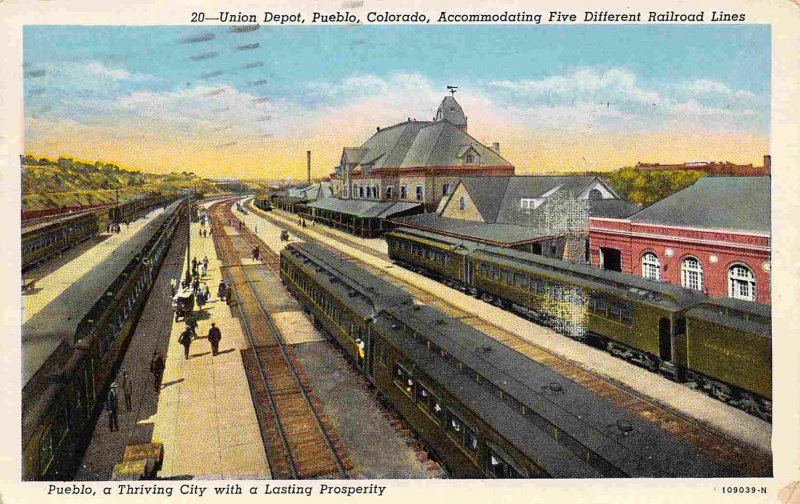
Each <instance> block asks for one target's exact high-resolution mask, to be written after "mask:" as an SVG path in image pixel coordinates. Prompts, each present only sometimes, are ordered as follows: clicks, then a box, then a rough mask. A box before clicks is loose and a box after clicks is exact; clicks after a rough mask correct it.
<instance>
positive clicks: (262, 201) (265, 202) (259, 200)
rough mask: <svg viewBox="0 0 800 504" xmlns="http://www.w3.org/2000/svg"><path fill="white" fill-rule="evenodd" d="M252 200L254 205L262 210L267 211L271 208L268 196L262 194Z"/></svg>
mask: <svg viewBox="0 0 800 504" xmlns="http://www.w3.org/2000/svg"><path fill="white" fill-rule="evenodd" d="M253 202H254V204H255V205H256V207H258V208H260V209H261V210H264V211H265V212H269V211H270V210H272V203H271V202H270V200H269V197H267V196H263V195H259V196H256V197H255V198H254V199H253Z"/></svg>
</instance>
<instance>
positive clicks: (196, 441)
mask: <svg viewBox="0 0 800 504" xmlns="http://www.w3.org/2000/svg"><path fill="white" fill-rule="evenodd" d="M199 229H200V225H199V224H194V223H193V224H192V225H191V254H192V255H193V256H196V257H198V260H201V259H202V258H203V257H204V256H208V259H209V270H208V274H207V275H206V276H205V277H203V278H202V280H203V281H204V282H206V283H207V284H208V286H209V290H210V291H211V294H212V299H211V301H210V302H209V303H208V304H206V305H205V307H204V309H203V310H202V311H198V309H197V306H195V314H196V315H197V320H198V327H197V334H198V339H196V340H195V341H194V342H193V343H192V345H191V351H190V354H189V359H188V360H186V359H184V350H183V346H182V345H180V344H179V343H178V336H179V335H180V333H181V332H182V331H183V330H184V328H185V327H186V325H185V322H184V321H183V320H181V321H180V322H178V323H175V319H174V310H173V300H172V293H171V288H170V280H171V279H173V278H175V279H179V278H183V276H182V275H184V274H185V270H184V268H185V266H186V231H185V227H181V228H180V229H179V231H178V233H177V234H176V239H175V240H174V245H173V246H172V248H171V249H170V252H169V254H168V255H167V258H166V259H165V262H164V264H163V266H162V269H161V271H160V273H159V277H158V279H157V280H156V282H155V285H154V287H153V290H152V291H151V293H150V297H149V298H148V301H147V304H146V305H145V308H144V312H143V313H142V316H141V318H140V322H139V325H138V327H137V328H136V331H135V333H134V335H133V337H132V339H131V343H130V346H129V348H128V350H127V352H126V354H125V357H124V360H123V362H122V364H121V366H120V370H119V373H118V374H117V378H116V379H117V382H118V383H120V384H121V374H122V371H123V370H127V371H128V373H129V375H130V377H131V381H132V384H133V386H132V389H133V394H132V401H131V402H132V409H131V411H127V408H126V405H125V400H124V395H123V391H122V390H121V388H120V390H119V394H120V395H119V413H118V420H119V430H118V431H115V432H111V431H109V419H108V414H107V412H106V411H103V412H102V413H101V415H100V418H99V420H98V423H97V426H96V427H95V431H94V433H93V435H92V439H91V442H90V444H89V446H88V448H87V450H86V453H85V455H84V460H83V463H82V467H81V469H80V471H79V473H78V475H77V477H76V479H78V480H108V479H110V477H111V474H112V471H113V468H114V465H115V464H117V463H119V462H120V461H121V460H122V456H123V453H124V451H125V447H126V446H127V445H129V444H141V443H149V442H159V443H162V444H163V452H164V459H163V462H162V467H161V470H160V471H159V473H158V476H159V477H160V478H165V479H249V478H260V479H267V478H269V477H270V471H269V467H268V465H267V460H266V456H265V454H264V447H263V444H262V441H261V436H260V431H259V427H258V421H257V420H256V416H255V410H254V408H253V403H252V400H251V398H250V390H249V388H248V384H247V377H246V376H245V371H244V365H243V364H242V358H241V355H240V350H241V349H243V348H245V347H246V344H245V339H244V336H243V335H242V332H241V328H240V326H239V322H238V321H237V320H236V319H235V318H233V317H232V315H231V311H230V309H229V308H228V306H227V305H226V304H225V302H224V301H219V300H218V299H217V298H216V291H217V286H218V285H219V280H220V277H221V273H220V268H219V261H218V260H217V257H216V253H215V250H214V245H213V240H212V238H211V237H207V238H199V236H198V231H199ZM211 322H214V323H216V325H217V327H219V328H220V330H221V332H222V341H221V342H220V346H219V349H220V353H219V355H217V356H216V357H212V356H211V345H210V344H209V342H208V340H207V339H206V338H205V336H206V335H207V334H208V329H209V328H210V327H211ZM156 349H158V350H159V351H160V352H161V354H162V355H163V356H165V361H166V369H165V371H164V376H163V380H162V385H161V390H160V393H156V391H155V387H154V382H153V375H152V374H151V373H150V370H149V367H150V360H151V358H152V355H153V352H154V351H155V350H156ZM120 387H121V385H120ZM103 399H104V398H103Z"/></svg>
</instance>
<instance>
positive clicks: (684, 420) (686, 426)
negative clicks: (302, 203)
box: [248, 204, 772, 476]
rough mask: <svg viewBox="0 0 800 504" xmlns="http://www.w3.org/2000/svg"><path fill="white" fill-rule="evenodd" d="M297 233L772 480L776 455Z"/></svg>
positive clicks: (681, 436) (746, 470)
mask: <svg viewBox="0 0 800 504" xmlns="http://www.w3.org/2000/svg"><path fill="white" fill-rule="evenodd" d="M248 206H249V207H250V210H251V211H253V212H255V213H256V214H257V215H259V216H261V217H263V218H265V219H267V220H268V221H270V222H272V223H273V224H275V225H277V226H279V227H281V228H286V227H288V226H287V223H286V222H285V221H283V219H280V218H276V217H274V216H272V215H269V214H267V212H263V211H260V210H259V209H257V208H256V207H255V206H254V205H252V204H248ZM314 231H315V232H317V233H320V234H322V235H325V236H326V237H328V238H331V239H333V240H336V241H338V242H339V243H343V244H344V245H347V246H348V247H352V248H354V249H357V250H359V251H361V252H363V253H366V254H369V255H371V256H373V257H376V258H378V259H381V260H384V261H391V260H390V259H389V257H388V255H385V254H382V253H380V252H378V251H376V250H375V249H372V248H370V247H367V246H365V245H362V244H359V243H356V242H355V241H353V240H348V239H343V238H341V237H339V236H337V235H336V234H334V233H330V232H327V231H326V230H324V229H320V226H317V227H315V228H314ZM292 232H293V233H294V234H295V235H296V236H299V237H303V238H304V239H308V240H312V241H315V242H316V243H318V244H319V245H320V246H323V247H325V248H326V249H328V250H331V251H333V252H334V253H335V254H336V255H338V256H339V257H343V258H345V259H347V260H352V261H358V262H359V263H360V265H361V266H362V267H364V268H365V269H367V270H368V271H370V272H371V273H373V274H375V275H377V276H380V277H381V278H383V279H384V280H386V281H388V282H390V283H393V284H395V285H397V286H399V287H401V288H402V289H404V290H406V291H407V292H408V293H409V294H411V295H412V296H414V297H415V298H417V299H418V300H419V301H420V302H423V303H426V304H431V305H434V306H436V307H437V308H439V309H441V310H442V311H444V312H445V313H447V314H449V315H451V316H453V317H456V318H459V319H461V320H462V321H463V322H465V323H467V324H469V325H471V326H473V327H475V328H476V329H478V330H480V331H483V332H485V333H487V334H489V335H490V336H492V337H493V338H494V339H496V340H497V341H499V342H501V343H504V344H505V345H507V346H508V347H510V348H512V349H514V350H516V351H517V352H519V353H521V354H523V355H525V356H526V357H529V358H531V359H533V360H535V361H537V362H539V363H542V364H544V365H546V366H548V367H550V368H551V369H553V370H554V371H556V372H557V373H559V374H561V375H562V376H565V377H567V378H569V379H571V380H573V381H574V382H576V383H578V384H580V385H582V386H584V387H586V388H588V389H589V390H591V391H593V392H595V393H596V394H598V395H600V396H602V397H605V398H607V399H609V400H611V401H613V402H614V403H615V404H619V405H621V406H624V407H625V408H627V409H628V410H629V411H631V412H632V413H634V414H637V415H639V416H640V417H641V418H643V419H644V420H646V421H648V422H650V423H652V424H654V425H656V426H658V427H660V428H661V429H662V430H664V431H665V432H668V433H670V434H671V435H673V436H675V437H676V438H679V439H682V440H684V441H685V442H686V443H687V444H689V445H691V446H693V447H695V448H697V449H698V450H700V451H701V452H703V453H705V454H707V455H709V456H711V457H713V458H714V459H716V460H719V461H722V462H725V463H728V464H730V465H731V466H733V467H736V468H737V469H739V470H741V471H742V472H744V473H746V474H750V475H752V476H770V475H772V455H771V454H770V453H764V452H762V451H761V450H756V449H754V448H753V447H750V446H746V445H744V444H743V443H741V442H739V441H738V440H736V439H734V438H732V437H731V436H729V435H727V434H725V433H722V432H719V431H718V430H716V429H714V428H712V427H709V426H707V425H705V424H703V423H702V422H699V421H697V420H696V419H693V418H691V417H689V416H687V415H684V414H682V413H680V412H678V411H675V410H674V409H672V408H671V407H669V406H668V405H665V404H662V403H660V402H659V401H657V400H655V399H652V398H650V397H647V396H645V395H643V394H641V393H639V392H637V391H635V390H633V389H631V388H630V387H628V386H626V385H624V384H622V383H620V382H618V381H616V380H613V379H611V378H609V377H607V376H603V375H601V374H599V373H595V372H593V371H590V370H588V369H586V368H584V367H583V366H581V365H580V364H579V363H576V362H573V361H571V360H568V359H565V358H563V357H561V356H559V355H557V354H555V353H554V352H552V351H550V350H548V349H546V348H544V347H542V346H539V345H536V344H535V343H532V342H531V341H529V340H527V339H524V338H522V337H520V336H518V335H516V334H514V333H512V332H510V331H508V330H506V329H504V328H502V327H500V326H497V325H495V324H493V323H491V322H487V321H486V320H483V319H479V318H478V317H477V316H476V315H474V314H472V313H468V312H465V311H464V310H462V309H460V308H458V307H456V306H455V305H453V304H452V303H450V302H448V301H447V300H445V299H443V298H441V297H438V296H436V295H434V294H432V293H430V292H428V291H426V290H424V289H422V288H420V287H418V286H416V285H413V284H411V283H409V282H406V281H404V280H401V279H398V278H397V277H395V276H393V275H391V274H389V273H388V272H386V271H385V270H382V269H379V268H376V267H375V266H372V265H370V264H368V263H366V262H365V261H363V260H362V259H360V258H358V257H356V256H350V255H347V254H346V253H345V252H343V251H341V250H337V249H334V248H332V247H330V246H328V245H326V244H325V243H321V242H319V241H317V240H316V239H315V238H314V237H313V236H311V235H310V234H309V233H308V232H306V231H304V230H302V229H298V228H297V227H296V226H292Z"/></svg>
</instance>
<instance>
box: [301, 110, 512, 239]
mask: <svg viewBox="0 0 800 504" xmlns="http://www.w3.org/2000/svg"><path fill="white" fill-rule="evenodd" d="M334 171H335V173H334V174H332V178H331V185H332V188H333V193H334V196H335V198H333V199H331V200H325V201H320V202H317V203H314V204H312V205H309V207H310V208H311V209H312V212H314V213H315V216H316V217H318V218H319V219H320V220H321V221H322V222H325V223H328V224H331V225H334V226H336V227H340V228H342V229H347V230H350V231H351V232H354V233H356V234H362V235H369V236H375V235H377V234H379V233H380V232H381V231H382V230H383V220H384V219H386V218H388V217H392V216H398V215H405V214H409V213H419V212H423V211H428V212H431V211H434V210H435V209H436V208H437V206H438V205H439V202H440V201H441V199H442V198H443V197H445V196H447V195H449V194H450V192H451V191H452V190H453V189H454V188H455V186H456V184H457V183H458V181H459V180H460V179H461V178H462V177H465V176H486V177H491V176H509V175H513V174H514V166H513V165H512V164H511V163H509V162H508V161H506V160H505V159H504V158H503V157H502V156H501V155H500V144H499V143H497V142H495V143H494V144H493V146H492V147H491V148H490V147H487V146H485V145H483V144H482V143H481V142H479V141H478V140H476V139H475V138H473V137H471V136H470V135H469V134H468V133H467V117H466V115H465V114H464V111H463V110H462V108H461V106H460V105H459V104H458V102H457V101H456V99H455V98H454V97H453V96H447V97H445V98H444V99H443V100H442V103H441V104H440V105H439V109H438V110H437V112H436V116H435V117H434V118H433V119H432V120H431V121H417V120H416V119H412V118H408V119H407V120H406V121H403V122H401V123H397V124H395V125H393V126H389V127H388V128H378V129H377V131H376V132H375V134H374V135H372V137H370V138H369V139H368V140H367V141H366V142H364V144H363V145H362V146H361V147H345V148H344V149H343V150H342V157H341V159H340V163H339V166H337V167H336V168H335V170H334Z"/></svg>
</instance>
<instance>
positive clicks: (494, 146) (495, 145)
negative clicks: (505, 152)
mask: <svg viewBox="0 0 800 504" xmlns="http://www.w3.org/2000/svg"><path fill="white" fill-rule="evenodd" d="M492 150H493V151H495V152H496V153H498V154H500V142H494V143H493V144H492Z"/></svg>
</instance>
